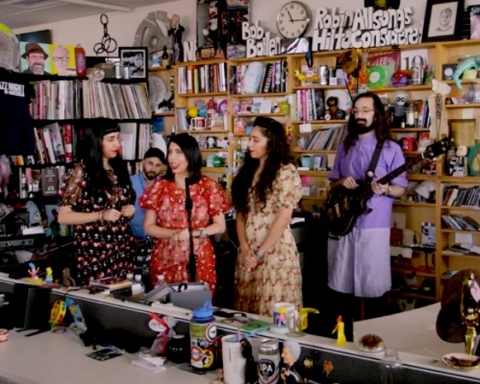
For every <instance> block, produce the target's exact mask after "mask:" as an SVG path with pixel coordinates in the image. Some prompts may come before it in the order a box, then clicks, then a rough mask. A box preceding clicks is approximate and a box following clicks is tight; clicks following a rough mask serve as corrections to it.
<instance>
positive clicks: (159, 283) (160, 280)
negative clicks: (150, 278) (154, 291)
mask: <svg viewBox="0 0 480 384" xmlns="http://www.w3.org/2000/svg"><path fill="white" fill-rule="evenodd" d="M166 284H167V283H166V282H165V275H158V276H157V282H156V283H155V288H157V287H163V286H164V285H166Z"/></svg>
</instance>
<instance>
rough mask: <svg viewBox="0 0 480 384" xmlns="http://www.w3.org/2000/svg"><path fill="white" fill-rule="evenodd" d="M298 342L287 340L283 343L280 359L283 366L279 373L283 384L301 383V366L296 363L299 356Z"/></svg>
mask: <svg viewBox="0 0 480 384" xmlns="http://www.w3.org/2000/svg"><path fill="white" fill-rule="evenodd" d="M300 352H301V348H300V344H298V343H297V342H296V341H292V340H287V341H285V343H284V344H283V350H282V360H283V364H284V367H283V368H282V371H281V373H280V377H281V379H282V381H283V384H297V383H298V384H300V383H303V375H302V373H303V372H302V366H301V365H300V364H298V363H297V360H298V359H299V357H300Z"/></svg>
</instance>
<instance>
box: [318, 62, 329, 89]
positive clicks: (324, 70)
mask: <svg viewBox="0 0 480 384" xmlns="http://www.w3.org/2000/svg"><path fill="white" fill-rule="evenodd" d="M319 76H320V85H328V80H329V77H330V70H329V69H328V66H327V65H320V70H319Z"/></svg>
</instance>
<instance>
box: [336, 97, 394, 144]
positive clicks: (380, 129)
mask: <svg viewBox="0 0 480 384" xmlns="http://www.w3.org/2000/svg"><path fill="white" fill-rule="evenodd" d="M364 98H370V99H372V100H373V109H374V113H375V115H374V121H373V123H372V124H375V136H376V137H377V140H378V141H386V140H391V138H392V135H391V133H390V129H389V127H388V125H387V117H386V115H385V107H384V106H383V103H382V100H380V98H379V97H378V96H377V95H376V94H375V93H373V92H365V93H360V94H359V95H358V96H357V97H356V98H355V101H354V102H353V107H354V108H355V104H356V103H357V101H358V100H360V99H364ZM356 128H357V123H356V121H355V116H354V114H353V113H351V114H350V119H349V120H348V129H347V130H348V134H347V136H346V137H345V140H344V142H343V145H344V147H345V152H348V150H349V149H350V148H351V147H353V146H354V145H355V142H356V141H357V139H358V132H357V129H356Z"/></svg>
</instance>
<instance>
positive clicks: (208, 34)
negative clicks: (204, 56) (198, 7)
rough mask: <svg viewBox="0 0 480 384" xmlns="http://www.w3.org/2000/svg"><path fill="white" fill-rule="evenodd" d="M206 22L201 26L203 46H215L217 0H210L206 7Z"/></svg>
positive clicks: (216, 41) (216, 37)
mask: <svg viewBox="0 0 480 384" xmlns="http://www.w3.org/2000/svg"><path fill="white" fill-rule="evenodd" d="M208 17H209V20H208V24H207V26H206V27H205V28H203V30H202V33H203V36H205V39H206V44H205V47H217V44H218V7H217V1H216V0H214V1H211V2H210V5H209V8H208Z"/></svg>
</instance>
